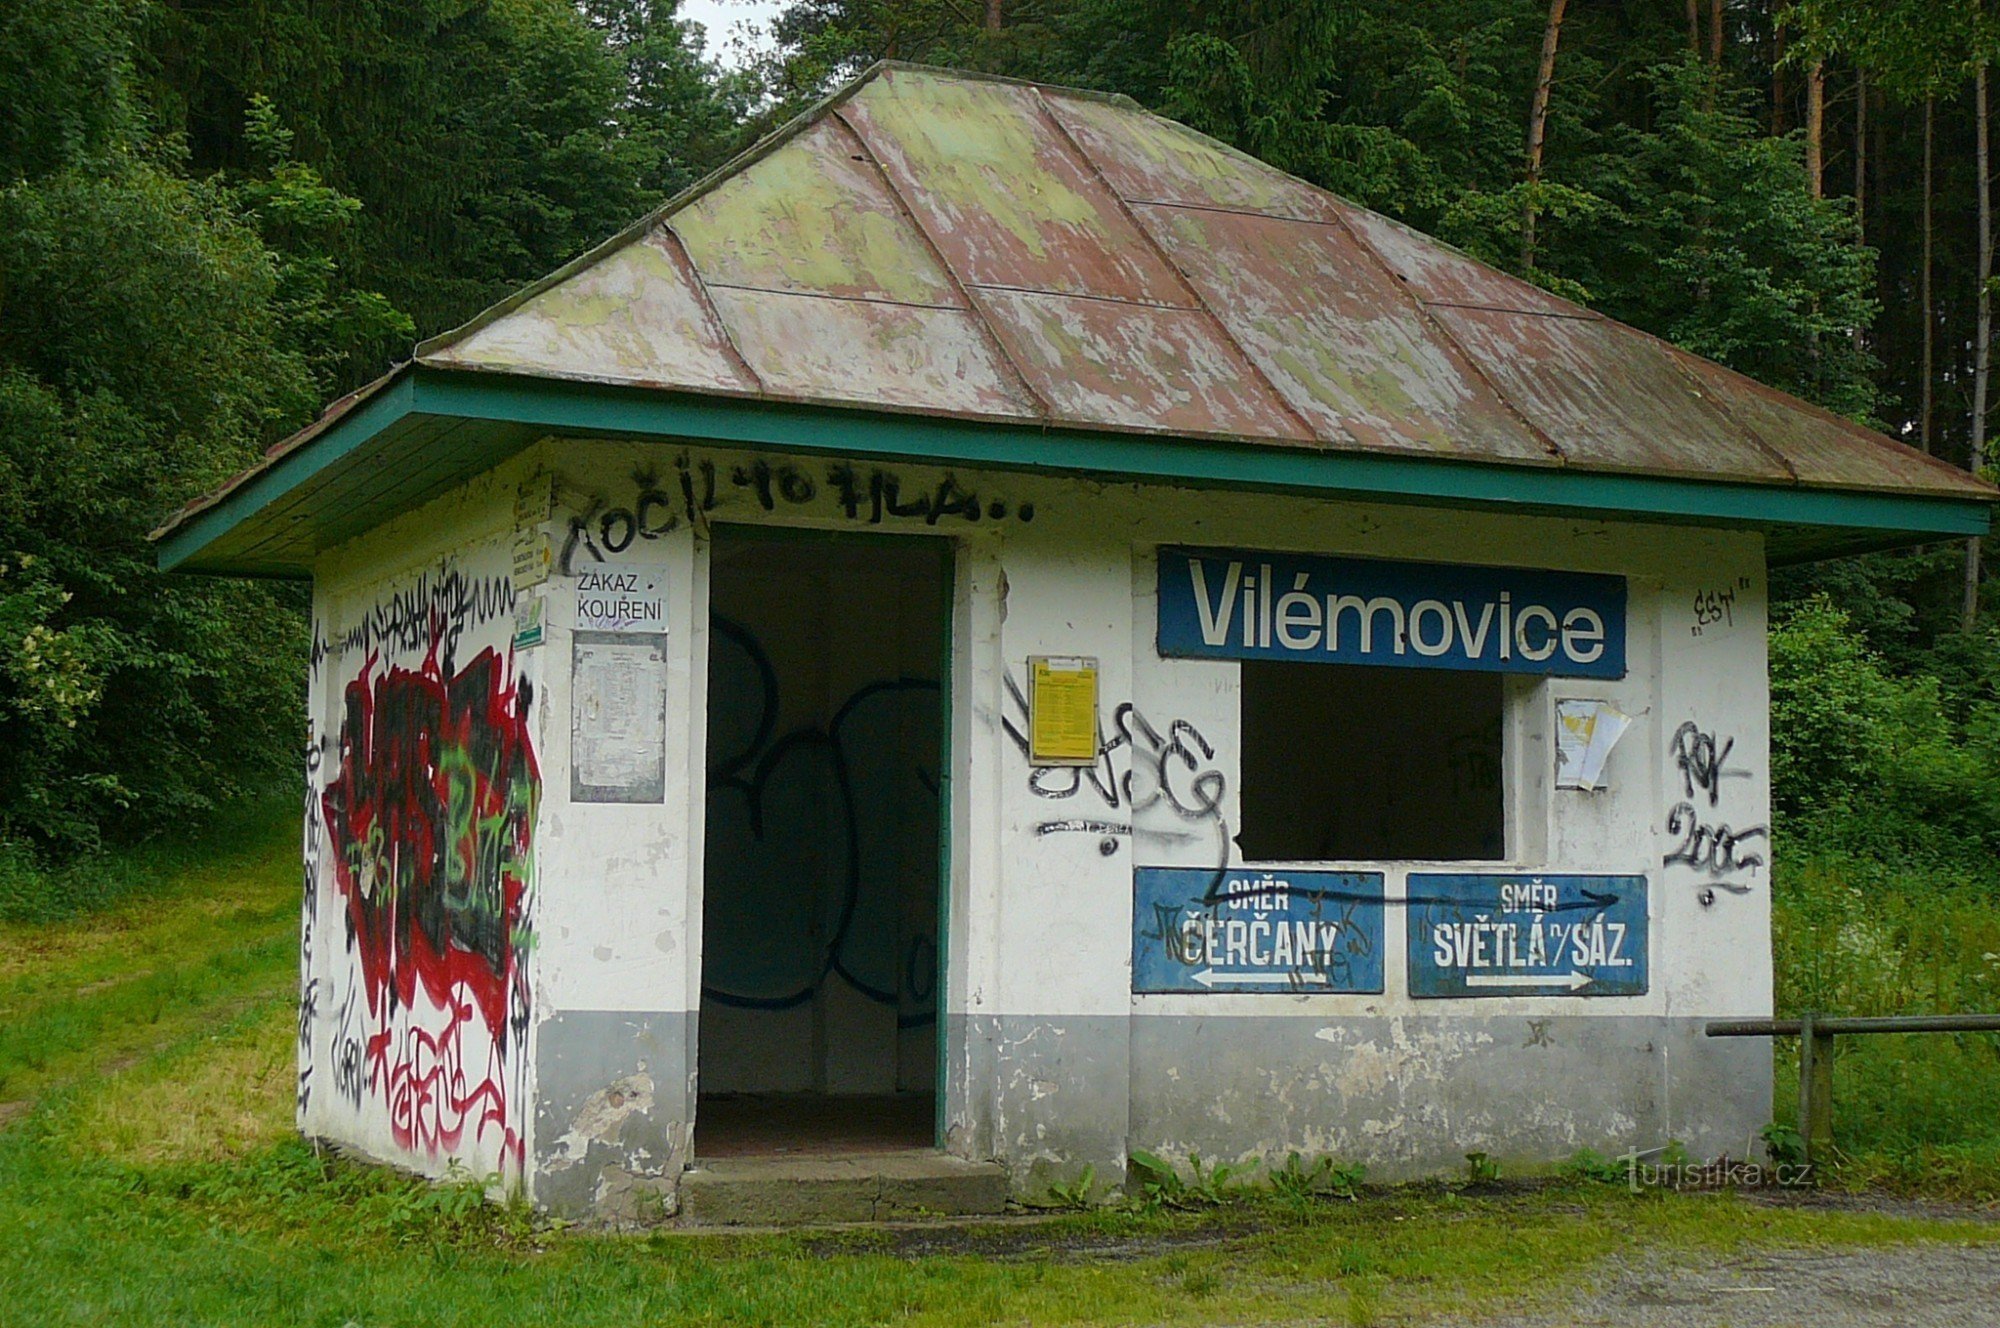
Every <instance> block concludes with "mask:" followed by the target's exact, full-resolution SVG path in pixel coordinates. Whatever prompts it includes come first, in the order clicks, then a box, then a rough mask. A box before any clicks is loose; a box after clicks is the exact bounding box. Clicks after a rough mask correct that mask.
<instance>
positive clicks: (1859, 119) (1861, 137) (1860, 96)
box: [1854, 69, 1868, 244]
mask: <svg viewBox="0 0 2000 1328" xmlns="http://www.w3.org/2000/svg"><path fill="white" fill-rule="evenodd" d="M1854 240H1855V243H1857V244H1866V243H1868V71H1867V70H1865V69H1857V70H1855V71H1854Z"/></svg>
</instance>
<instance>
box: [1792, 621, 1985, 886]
mask: <svg viewBox="0 0 2000 1328" xmlns="http://www.w3.org/2000/svg"><path fill="white" fill-rule="evenodd" d="M1771 784H1772V803H1773V810H1774V812H1775V814H1776V818H1777V829H1778V832H1779V834H1780V836H1781V838H1783V839H1784V840H1785V841H1786V842H1790V843H1794V844H1798V845H1801V846H1810V848H1809V852H1810V853H1811V854H1812V855H1814V856H1821V855H1825V854H1829V853H1831V854H1834V855H1838V856H1842V857H1844V858H1847V859H1850V860H1852V862H1853V863H1854V864H1855V865H1856V867H1857V869H1858V870H1861V871H1862V872H1863V873H1864V874H1866V873H1867V872H1868V871H1869V869H1868V868H1867V867H1865V866H1862V865H1861V864H1864V863H1870V862H1872V863H1874V864H1879V865H1880V866H1881V867H1884V868H1888V869H1891V870H1893V871H1897V872H1901V871H1904V870H1909V869H1915V870H1918V871H1935V870H1943V871H1945V872H1947V873H1955V874H1956V875H1957V876H1959V877H1961V878H1964V879H1968V880H1970V879H1978V880H1983V881H1985V882H1988V883H1989V884H1991V883H2000V706H1995V705H1994V704H1993V703H1992V702H1990V701H1977V702H1974V703H1973V704H1972V705H1971V706H1970V707H1969V708H1968V713H1967V714H1966V716H1965V718H1964V719H1963V720H1962V721H1955V720H1954V719H1953V717H1952V715H1951V714H1950V713H1949V712H1948V709H1947V706H1946V703H1945V698H1944V696H1943V693H1942V690H1941V685H1940V683H1939V681H1938V679H1937V678H1935V677H1932V676H1929V675H1922V674H1919V675H1914V676H1909V677H1896V676H1894V675H1892V674H1891V673H1890V672H1889V671H1888V670H1887V669H1886V668H1885V667H1884V665H1883V663H1882V661H1881V660H1880V659H1879V658H1878V657H1877V656H1876V655H1875V654H1874V653H1873V652H1872V651H1870V650H1869V649H1868V647H1867V646H1866V645H1865V644H1864V643H1863V641H1862V639H1861V637H1860V635H1859V634H1858V633H1857V632H1856V631H1855V630H1854V629H1853V626H1852V624H1851V622H1850V620H1849V618H1848V615H1847V614H1846V613H1845V612H1843V611H1842V610H1840V609H1838V608H1836V607H1834V606H1833V604H1832V603H1831V602H1830V601H1828V600H1826V599H1824V598H1820V597H1815V598H1813V599H1810V600H1807V601H1805V602H1804V603H1802V604H1800V605H1797V606H1796V607H1794V608H1793V609H1792V610H1791V612H1790V613H1788V614H1786V615H1785V616H1783V617H1782V618H1781V620H1780V621H1779V622H1778V623H1777V624H1775V625H1774V627H1773V629H1772V632H1771Z"/></svg>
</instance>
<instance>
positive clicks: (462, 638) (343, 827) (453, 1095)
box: [300, 565, 541, 1168]
mask: <svg viewBox="0 0 2000 1328" xmlns="http://www.w3.org/2000/svg"><path fill="white" fill-rule="evenodd" d="M512 598H513V596H512V591H511V589H510V588H509V586H508V583H507V580H506V578H505V577H489V578H473V577H468V576H466V575H465V574H464V573H463V572H461V571H460V570H459V569H458V568H456V567H454V566H450V565H447V566H444V567H442V568H438V569H435V570H433V571H431V572H428V573H426V574H425V575H423V576H421V577H419V578H418V579H417V580H416V581H415V582H414V583H413V584H411V585H409V586H406V587H404V588H402V589H400V590H398V591H396V592H393V593H391V594H390V595H388V596H386V597H384V598H383V599H382V600H381V601H379V602H378V603H377V604H375V605H374V606H373V607H372V608H371V609H370V610H369V611H368V612H367V613H366V614H364V615H363V616H362V618H361V619H360V620H359V621H358V622H357V623H356V625H355V626H354V627H353V628H351V629H350V630H348V631H346V632H345V633H342V634H341V635H340V636H338V637H337V638H331V639H329V638H327V637H326V636H324V635H320V634H317V633H316V636H317V637H318V639H317V641H316V645H315V649H314V657H313V658H314V668H315V670H318V669H319V668H320V667H321V665H322V663H323V662H325V661H328V660H331V661H334V662H335V665H336V667H337V668H339V669H340V671H341V672H342V673H344V674H345V675H346V678H347V681H346V682H345V684H344V686H343V688H342V691H341V695H340V717H339V720H338V726H337V729H336V731H335V732H334V733H333V734H331V735H328V736H327V737H326V738H325V739H323V740H320V741H316V742H315V743H314V744H313V750H312V752H311V753H310V754H309V755H308V757H307V771H308V775H309V777H310V780H311V783H310V785H309V788H310V794H309V798H308V805H307V809H306V830H307V841H306V843H307V848H306V855H307V856H306V873H307V903H306V922H307V929H306V941H305V946H306V949H305V952H304V963H305V967H306V978H305V981H304V985H303V991H302V996H303V999H302V1002H301V1033H300V1038H301V1047H302V1050H303V1051H304V1052H306V1053H307V1054H306V1055H305V1056H304V1057H302V1059H303V1060H305V1061H306V1062H307V1069H310V1061H311V1057H310V1048H311V1045H312V1033H311V1031H310V1030H311V1028H312V1026H313V1024H314V1023H315V1022H316V1023H318V1024H319V1025H320V1026H321V1027H322V1029H323V1037H324V1039H325V1041H324V1046H325V1048H326V1050H325V1054H324V1056H323V1058H322V1059H321V1062H320V1063H321V1069H320V1073H321V1074H323V1075H325V1076H326V1077H327V1078H328V1079H330V1081H331V1087H332V1089H333V1093H334V1096H335V1098H336V1099H337V1100H338V1101H339V1102H340V1103H342V1104H344V1105H345V1107H346V1108H347V1109H348V1110H350V1111H354V1112H362V1111H364V1110H380V1111H381V1112H383V1113H384V1115H385V1116H386V1119H387V1124H388V1129H389V1133H390V1136H391V1137H392V1138H393V1139H394V1141H395V1143H396V1145H397V1146H398V1147H400V1148H403V1149H406V1150H408V1151H411V1152H414V1153H418V1154H422V1155H424V1156H428V1157H434V1158H435V1157H446V1156H458V1155H460V1154H461V1152H463V1151H466V1150H469V1149H471V1148H473V1147H475V1146H476V1147H478V1148H480V1149H481V1150H482V1152H484V1153H485V1154H486V1155H487V1156H493V1157H497V1158H498V1159H499V1161H500V1162H501V1164H502V1165H503V1166H506V1165H509V1164H511V1165H512V1166H514V1167H516V1168H518V1167H519V1166H520V1165H521V1164H522V1162H523V1160H524V1145H525V1139H524V1136H523V1134H522V1130H521V1124H520V1118H519V1113H520V1110H521V1108H522V1104H523V1103H524V1102H525V1072H526V1065H525V1058H524V1057H523V1056H522V1055H521V1054H520V1053H521V1050H522V1046H523V1041H524V1039H525V1037H526V1035H527V1031H528V1018H529V989H528V981H527V973H526V961H527V957H528V954H529V951H530V948H531V946H532V941H533V938H532V933H531V928H530V908H529V904H530V891H531V889H532V882H533V876H534V871H533V840H534V823H535V811H536V804H537V801H538V799H539V796H540V788H541V776H540V771H539V769H538V767H537V764H536V758H535V752H534V745H533V742H532V739H531V733H530V715H531V713H532V707H533V693H532V688H531V686H530V684H529V683H528V681H527V680H526V679H524V678H518V677H517V676H516V675H515V672H514V668H513V661H512V659H511V657H509V656H505V655H503V654H502V653H501V652H500V651H498V650H496V649H495V648H493V647H490V646H489V647H486V648H482V649H479V650H478V651H477V652H476V653H474V654H473V655H472V657H471V658H470V659H469V660H467V661H466V662H464V663H463V664H460V663H459V662H458V652H459V651H460V649H461V648H462V647H463V645H464V643H465V642H466V641H467V640H468V639H469V638H470V636H471V635H472V634H474V633H476V632H477V630H478V629H480V628H482V627H484V626H486V625H487V624H488V623H492V622H500V623H506V622H507V621H508V620H509V615H510V613H511V608H512V604H511V601H512ZM350 653H351V654H354V655H358V656H359V659H360V662H359V664H358V665H356V666H354V667H353V668H352V671H351V673H349V672H347V671H346V668H345V667H344V666H345V665H346V663H347V660H348V657H349V655H350ZM402 661H407V662H402ZM322 877H324V878H325V881H326V886H327V888H328V897H329V902H333V903H335V904H336V905H337V906H338V910H339V913H338V916H339V917H340V919H341V922H342V924H343V926H344V939H345V947H344V951H342V952H340V953H337V954H329V955H327V956H324V957H319V956H316V955H315V954H314V952H313V947H315V946H324V945H325V944H326V941H325V939H324V936H323V935H322V934H319V933H321V931H322V929H321V927H320V926H319V902H318V893H319V883H320V881H321V879H322ZM305 1073H306V1072H305V1071H304V1070H302V1078H301V1090H300V1091H301V1098H300V1105H301V1109H302V1110H303V1109H304V1108H305V1106H306V1105H307V1104H308V1102H309V1101H310V1098H309V1096H308V1090H309V1089H310V1087H311V1084H310V1082H309V1080H308V1079H307V1078H306V1077H305ZM370 1104H373V1105H372V1107H371V1105H370Z"/></svg>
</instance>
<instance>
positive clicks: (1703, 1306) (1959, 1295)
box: [1477, 1245, 2000, 1328]
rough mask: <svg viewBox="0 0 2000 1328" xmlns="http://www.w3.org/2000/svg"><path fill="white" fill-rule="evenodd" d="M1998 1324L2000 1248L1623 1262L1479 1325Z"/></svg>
mask: <svg viewBox="0 0 2000 1328" xmlns="http://www.w3.org/2000/svg"><path fill="white" fill-rule="evenodd" d="M1766 1325H1771V1326H1776V1325H1785V1326H1786V1328H1791V1325H1807V1326H1808V1328H1991V1326H1992V1325H2000V1248H1995V1247H1993V1246H1990V1245H1982V1246H1957V1245H1907V1246H1896V1247H1889V1248H1875V1249H1843V1250H1793V1251H1775V1252H1762V1253H1757V1254H1749V1255H1745V1256H1743V1257H1741V1258H1729V1259H1724V1260H1721V1261H1719V1262H1715V1261H1711V1262H1702V1263H1691V1262H1685V1261H1683V1260H1681V1259H1664V1258H1662V1259H1648V1260H1643V1261H1636V1262H1635V1261H1628V1260H1617V1261H1614V1262H1613V1263H1612V1264H1611V1265H1610V1266H1608V1267H1602V1268H1600V1270H1599V1276H1598V1277H1597V1279H1596V1285H1595V1286H1593V1287H1591V1288H1588V1289H1585V1290H1583V1291H1582V1292H1581V1294H1578V1295H1577V1296H1576V1297H1575V1298H1574V1299H1573V1300H1572V1301H1571V1302H1570V1303H1569V1304H1567V1305H1562V1306H1559V1307H1556V1308H1551V1309H1548V1310H1542V1311H1537V1312H1535V1313H1533V1314H1528V1315H1520V1316H1509V1317H1504V1318H1497V1319H1486V1320H1482V1321H1480V1323H1479V1324H1478V1326H1477V1328H1765V1326H1766Z"/></svg>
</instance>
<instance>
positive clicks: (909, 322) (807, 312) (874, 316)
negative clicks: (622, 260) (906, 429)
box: [712, 286, 1036, 419]
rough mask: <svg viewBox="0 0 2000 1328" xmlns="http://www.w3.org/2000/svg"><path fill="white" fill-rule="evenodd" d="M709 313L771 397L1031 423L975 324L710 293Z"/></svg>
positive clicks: (828, 301)
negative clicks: (711, 306)
mask: <svg viewBox="0 0 2000 1328" xmlns="http://www.w3.org/2000/svg"><path fill="white" fill-rule="evenodd" d="M712 295H713V297H714V300H715V307H716V310H717V311H718V312H719V313H720V314H721V316H722V321H723V322H724V323H725V324H726V325H727V326H728V328H729V333H730V337H731V339H732V340H733V341H734V342H735V344H736V345H737V346H738V347H740V348H741V352H742V354H743V357H744V359H745V360H746V361H747V362H748V364H749V366H750V368H751V370H752V371H754V372H755V373H756V375H757V377H758V379H759V380H760V381H761V382H762V383H763V384H764V390H765V391H766V392H768V393H770V394H772V395H774V396H781V397H793V398H803V399H808V400H817V401H830V402H844V403H847V404H851V405H871V406H888V407H895V408H899V409H923V410H928V411H934V412H936V413H939V414H945V415H954V416H1000V417H1006V418H1013V419H1033V418H1035V416H1036V409H1035V402H1034V399H1033V397H1031V396H1030V395H1028V393H1027V392H1026V391H1025V390H1023V389H1022V387H1021V386H1020V382H1019V380H1018V378H1016V377H1015V376H1014V375H1013V374H1012V372H1011V371H1010V369H1009V368H1008V366H1007V365H1006V363H1005V361H1004V360H1003V359H1002V358H1001V356H1000V353H999V350H998V348H997V347H996V346H995V345H994V344H993V342H992V340H991V338H990V337H989V335H988V333H987V331H986V328H985V327H984V325H983V324H982V323H981V322H980V320H979V319H978V317H977V316H975V315H974V314H971V313H969V312H967V311H965V310H962V309H932V308H921V307H918V306H914V305H907V304H889V303H885V302H882V301H879V300H839V299H832V298H828V297H825V296H818V295H805V294H799V293H796V292H790V291H756V290H742V289H736V288H732V287H728V286H719V287H717V288H716V289H715V290H714V291H713V292H712Z"/></svg>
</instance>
